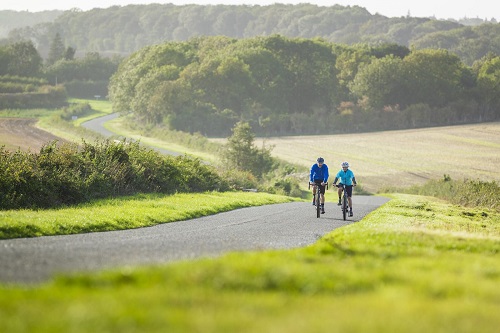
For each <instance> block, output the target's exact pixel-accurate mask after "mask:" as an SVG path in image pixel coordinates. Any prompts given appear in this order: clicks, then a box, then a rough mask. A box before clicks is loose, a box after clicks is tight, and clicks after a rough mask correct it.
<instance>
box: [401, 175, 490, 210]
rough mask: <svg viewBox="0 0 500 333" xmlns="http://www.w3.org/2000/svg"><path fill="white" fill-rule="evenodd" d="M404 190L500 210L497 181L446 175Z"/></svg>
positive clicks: (467, 204)
mask: <svg viewBox="0 0 500 333" xmlns="http://www.w3.org/2000/svg"><path fill="white" fill-rule="evenodd" d="M403 192H405V193H410V194H419V195H428V196H434V197H437V198H442V199H445V200H448V201H450V202H452V203H455V204H458V205H462V206H470V207H485V208H491V209H495V210H497V211H498V210H500V186H499V185H498V183H497V182H495V181H491V182H485V181H481V180H469V179H465V180H463V181H456V180H452V179H451V177H450V176H449V175H444V178H443V179H442V180H431V181H429V182H427V183H426V184H425V185H422V186H413V187H411V188H409V189H407V190H403Z"/></svg>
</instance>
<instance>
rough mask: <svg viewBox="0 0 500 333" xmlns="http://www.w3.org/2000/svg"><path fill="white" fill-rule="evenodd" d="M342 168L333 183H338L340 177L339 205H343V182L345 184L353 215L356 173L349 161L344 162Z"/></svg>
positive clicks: (350, 213)
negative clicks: (353, 190)
mask: <svg viewBox="0 0 500 333" xmlns="http://www.w3.org/2000/svg"><path fill="white" fill-rule="evenodd" d="M341 166H342V169H341V170H340V171H339V172H338V173H337V175H336V176H335V180H334V181H333V185H336V184H337V181H338V180H339V179H340V183H339V185H338V188H339V189H338V193H339V203H338V205H339V206H341V205H342V202H341V200H342V184H344V185H345V190H346V195H347V201H348V202H349V216H352V215H353V213H352V187H353V186H356V185H357V184H356V177H354V173H353V172H352V170H349V163H348V162H343V163H342V165H341Z"/></svg>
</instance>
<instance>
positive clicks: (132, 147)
mask: <svg viewBox="0 0 500 333" xmlns="http://www.w3.org/2000/svg"><path fill="white" fill-rule="evenodd" d="M0 163H1V168H0V184H1V188H2V193H1V194H0V199H1V200H0V208H1V209H13V208H14V209H17V208H43V207H56V206H60V205H69V204H76V203H80V202H85V201H88V200H90V199H95V198H106V197H110V196H117V195H129V194H134V193H139V192H158V193H175V192H196V191H198V192H199V191H207V190H224V189H226V188H227V184H226V183H225V182H224V181H223V180H222V179H221V178H220V177H219V176H218V175H217V174H216V173H215V171H214V170H213V168H211V167H210V166H207V165H205V164H203V163H201V162H200V161H199V160H196V159H190V158H188V157H184V156H179V157H170V156H168V157H164V156H161V155H160V154H159V153H157V152H155V151H152V150H147V149H145V148H141V147H140V146H139V144H138V143H129V142H125V141H123V142H120V143H114V142H110V141H105V142H96V143H95V144H90V143H87V142H85V141H84V142H83V143H82V145H81V146H78V145H76V144H61V145H57V144H56V142H52V143H50V144H47V145H45V146H43V147H42V148H41V150H40V153H39V154H35V153H31V152H27V153H25V152H21V151H17V152H8V151H6V150H5V149H4V148H3V147H2V148H1V149H0Z"/></svg>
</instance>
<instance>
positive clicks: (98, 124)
mask: <svg viewBox="0 0 500 333" xmlns="http://www.w3.org/2000/svg"><path fill="white" fill-rule="evenodd" d="M119 116H120V113H119V112H115V113H112V114H108V115H106V116H102V117H98V118H94V119H91V120H89V121H86V122H84V123H82V126H83V127H85V128H87V129H89V130H91V131H94V132H97V133H99V134H101V135H102V136H104V137H105V138H108V139H109V138H110V137H112V136H116V134H115V133H113V132H111V131H110V130H108V129H107V128H106V127H105V126H104V124H105V123H106V122H108V121H110V120H113V119H116V118H118V117H119ZM127 140H129V141H130V140H131V139H130V138H127ZM150 148H151V149H154V150H156V151H158V152H160V153H162V154H166V155H173V156H178V155H181V154H180V153H178V152H175V151H171V150H166V149H163V148H157V147H150Z"/></svg>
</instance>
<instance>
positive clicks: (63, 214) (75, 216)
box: [0, 192, 293, 239]
mask: <svg viewBox="0 0 500 333" xmlns="http://www.w3.org/2000/svg"><path fill="white" fill-rule="evenodd" d="M292 200H293V199H292V198H289V197H285V196H279V195H271V194H266V193H248V192H225V193H219V192H207V193H188V194H175V195H170V196H167V195H161V194H142V195H137V196H133V197H120V198H114V199H106V200H97V201H94V202H91V203H87V204H81V205H77V206H74V207H66V208H59V209H46V210H4V211H0V239H7V238H19V237H37V236H48V235H67V234H76V233H84V232H96V231H110V230H124V229H131V228H140V227H146V226H152V225H155V224H159V223H166V222H173V221H180V220H186V219H191V218H196V217H200V216H206V215H211V214H216V213H219V212H224V211H229V210H232V209H237V208H241V207H249V206H258V205H266V204H273V203H280V202H289V201H292Z"/></svg>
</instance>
